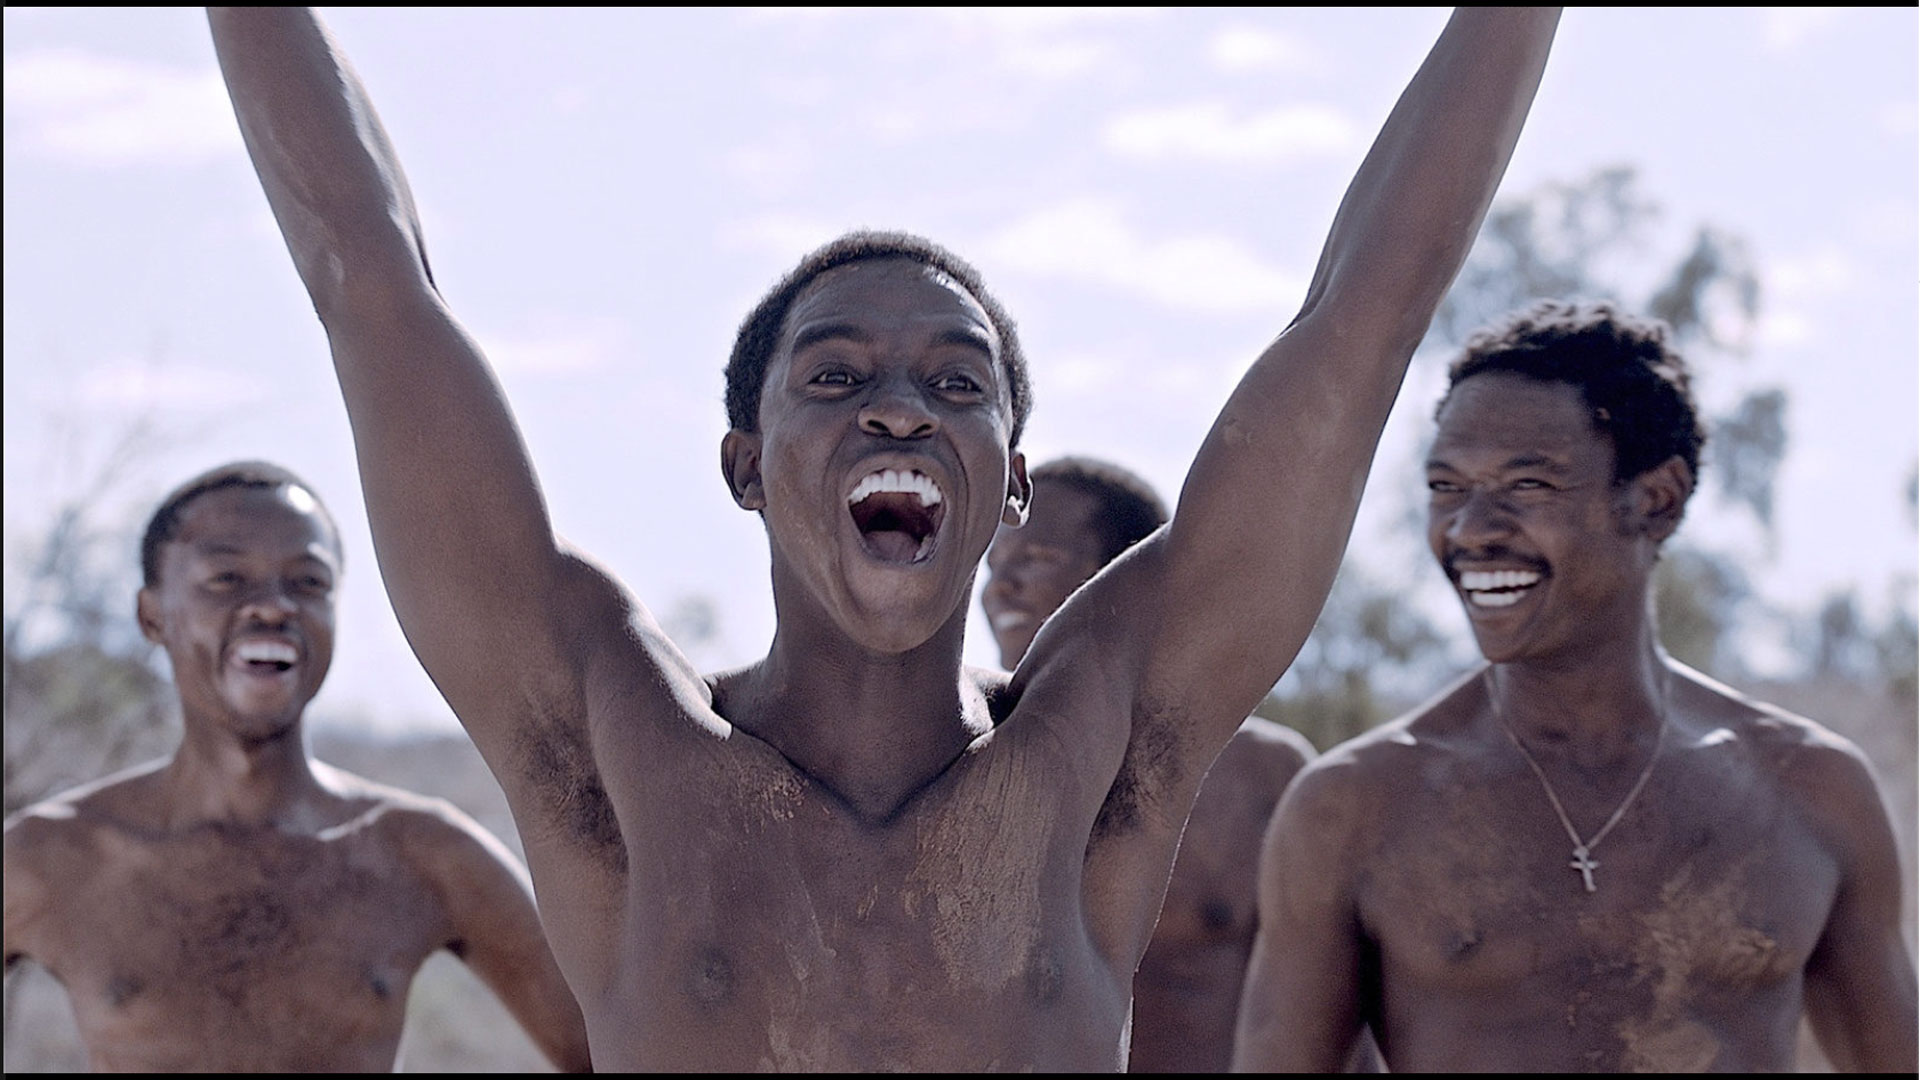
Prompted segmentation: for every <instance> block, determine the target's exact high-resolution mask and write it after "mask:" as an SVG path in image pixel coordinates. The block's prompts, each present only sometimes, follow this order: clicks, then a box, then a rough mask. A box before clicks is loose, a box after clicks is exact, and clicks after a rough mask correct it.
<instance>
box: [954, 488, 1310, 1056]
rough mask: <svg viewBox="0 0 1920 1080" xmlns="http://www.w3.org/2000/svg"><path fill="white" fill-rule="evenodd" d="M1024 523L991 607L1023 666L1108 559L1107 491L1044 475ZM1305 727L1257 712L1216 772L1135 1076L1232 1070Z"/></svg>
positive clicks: (1177, 877) (1152, 973)
mask: <svg viewBox="0 0 1920 1080" xmlns="http://www.w3.org/2000/svg"><path fill="white" fill-rule="evenodd" d="M1033 489H1034V490H1033V505H1032V507H1031V508H1030V509H1029V512H1028V516H1027V521H1026V523H1025V524H1024V525H1021V526H1020V527H1018V528H1002V529H1001V530H1000V532H999V533H998V534H997V535H996V536H995V538H994V541H993V547H992V548H990V549H989V550H988V552H987V569H988V574H989V576H988V579H987V583H986V585H985V587H984V588H983V589H982V590H981V606H982V608H983V609H984V610H985V611H986V614H987V618H988V622H989V624H990V625H991V626H992V627H993V630H994V635H995V638H996V640H997V642H998V643H999V646H1000V662H1001V664H1003V665H1004V666H1006V667H1008V668H1014V667H1017V666H1018V665H1019V663H1020V661H1021V659H1022V658H1023V657H1024V656H1025V655H1026V652H1027V649H1028V647H1029V646H1030V645H1032V643H1033V638H1034V635H1035V634H1036V633H1037V632H1038V631H1039V629H1040V626H1041V624H1042V623H1044V622H1045V621H1046V618H1047V616H1049V615H1051V614H1053V612H1054V611H1055V610H1057V609H1058V608H1059V607H1060V606H1061V605H1062V604H1063V603H1065V602H1066V599H1067V597H1068V596H1071V595H1072V594H1073V592H1074V590H1076V589H1078V588H1079V587H1080V586H1081V585H1083V584H1085V583H1086V581H1087V579H1089V578H1091V577H1092V576H1093V575H1094V574H1095V573H1097V572H1099V570H1100V569H1101V568H1102V567H1103V566H1105V565H1106V557H1107V554H1108V548H1107V544H1108V541H1107V539H1106V537H1105V535H1104V533H1103V532H1102V530H1101V528H1100V525H1099V515H1100V514H1101V512H1102V510H1103V509H1104V506H1105V504H1104V503H1103V502H1102V501H1101V499H1100V498H1099V496H1098V495H1096V493H1095V492H1093V491H1090V490H1086V489H1083V488H1080V487H1076V486H1074V485H1072V484H1069V483H1064V482H1061V481H1059V480H1052V479H1042V478H1040V477H1039V476H1036V477H1035V479H1034V482H1033ZM1313 754H1314V751H1313V747H1312V745H1311V744H1309V743H1308V742H1307V741H1306V740H1305V739H1304V738H1302V737H1301V736H1300V735H1299V733H1298V732H1295V731H1294V730H1293V729H1291V728H1288V727H1285V726H1283V725H1280V724H1276V723H1273V722H1272V721H1269V720H1264V719H1261V718H1259V717H1249V718H1248V719H1247V720H1246V722H1245V723H1243V724H1242V725H1241V727H1240V730H1239V731H1238V732H1236V733H1235V734H1234V737H1233V740H1232V741H1231V742H1229V743H1227V747H1226V749H1225V750H1222V751H1221V752H1220V757H1219V758H1218V759H1216V760H1215V761H1214V763H1213V766H1212V768H1210V769H1209V770H1208V771H1207V776H1206V779H1205V780H1204V781H1202V783H1201V785H1200V794H1199V796H1198V797H1197V798H1196V799H1195V800H1194V804H1193V811H1192V813H1191V814H1190V815H1189V816H1188V818H1187V826H1186V831H1185V832H1184V833H1183V834H1182V835H1181V840H1180V853H1179V855H1178V856H1177V857H1176V858H1175V859H1174V864H1173V875H1172V877H1171V878H1170V879H1169V881H1168V884H1167V896H1166V901H1165V903H1164V904H1163V905H1162V907H1161V910H1160V921H1159V922H1158V923H1156V924H1155V926H1154V931H1153V939H1152V941H1151V942H1150V943H1149V945H1148V946H1147V952H1146V955H1145V956H1144V957H1142V958H1141V960H1140V969H1139V970H1138V971H1137V972H1135V974H1134V978H1133V1029H1132V1031H1133V1034H1132V1043H1131V1046H1132V1049H1131V1053H1130V1056H1129V1058H1128V1062H1127V1068H1128V1070H1129V1071H1131V1072H1225V1071H1226V1070H1227V1067H1228V1066H1229V1065H1230V1064H1231V1063H1232V1058H1233V1028H1234V1021H1235V1020H1236V1018H1237V1017H1238V1016H1239V1010H1240V987H1241V984H1242V982H1243V981H1244V979H1245V977H1246V970H1247V955H1248V953H1249V952H1250V951H1251V950H1252V949H1253V937H1254V931H1255V929H1256V928H1257V927H1258V925H1259V915H1258V912H1257V910H1256V905H1255V902H1254V892H1255V882H1256V874H1255V869H1256V866H1257V863H1258V859H1259V851H1260V839H1261V836H1262V834H1264V833H1265V831H1266V826H1267V819H1268V818H1269V817H1270V816H1271V815H1272V813H1273V808H1274V805H1275V804H1276V803H1278V802H1279V800H1280V793H1281V792H1282V791H1283V790H1285V788H1286V786H1287V782H1288V781H1290V780H1292V779H1293V775H1294V774H1295V773H1297V772H1299V771H1300V767H1301V766H1302V765H1303V764H1305V763H1306V762H1307V760H1308V759H1310V758H1312V757H1313Z"/></svg>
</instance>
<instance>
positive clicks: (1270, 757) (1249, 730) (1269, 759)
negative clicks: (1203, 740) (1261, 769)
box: [1221, 716, 1319, 774]
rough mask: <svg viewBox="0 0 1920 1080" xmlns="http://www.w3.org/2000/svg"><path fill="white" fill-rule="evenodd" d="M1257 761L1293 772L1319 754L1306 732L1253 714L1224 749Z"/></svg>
mask: <svg viewBox="0 0 1920 1080" xmlns="http://www.w3.org/2000/svg"><path fill="white" fill-rule="evenodd" d="M1221 753H1222V755H1226V754H1232V755H1235V756H1236V757H1244V758H1246V759H1248V760H1251V761H1257V762H1259V763H1261V764H1262V765H1264V766H1267V767H1269V768H1284V769H1286V770H1287V771H1288V773H1289V774H1291V773H1294V772H1298V771H1299V770H1300V767H1301V766H1302V765H1305V764H1306V763H1307V762H1309V761H1312V760H1313V759H1314V758H1315V757H1317V756H1319V752H1318V751H1316V750H1315V749H1314V748H1313V744H1312V743H1310V742H1308V741H1307V737H1306V736H1305V735H1302V734H1300V733H1299V732H1297V731H1295V730H1293V729H1292V728H1290V727H1288V726H1287V725H1285V724H1280V723H1275V722H1274V721H1272V720H1268V719H1267V718H1266V717H1264V716H1249V717H1247V718H1246V720H1244V721H1242V722H1241V724H1240V730H1239V731H1236V732H1234V733H1233V739H1232V741H1230V742H1228V743H1227V748H1226V749H1225V750H1223V751H1221Z"/></svg>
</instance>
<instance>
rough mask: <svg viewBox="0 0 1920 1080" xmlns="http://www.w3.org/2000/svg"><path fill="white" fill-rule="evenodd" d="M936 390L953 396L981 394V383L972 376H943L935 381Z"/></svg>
mask: <svg viewBox="0 0 1920 1080" xmlns="http://www.w3.org/2000/svg"><path fill="white" fill-rule="evenodd" d="M933 386H934V389H936V390H941V391H945V392H947V393H951V394H976V393H979V392H980V383H979V382H978V381H977V380H975V379H974V377H973V376H971V375H962V374H959V373H955V374H951V375H942V376H940V378H938V379H936V380H935V381H934V384H933Z"/></svg>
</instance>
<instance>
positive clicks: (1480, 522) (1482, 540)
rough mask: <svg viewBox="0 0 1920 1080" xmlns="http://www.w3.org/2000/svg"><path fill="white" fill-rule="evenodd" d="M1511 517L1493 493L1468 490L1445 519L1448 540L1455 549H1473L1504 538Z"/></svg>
mask: <svg viewBox="0 0 1920 1080" xmlns="http://www.w3.org/2000/svg"><path fill="white" fill-rule="evenodd" d="M1512 531H1513V517H1512V515H1511V513H1510V512H1509V510H1508V507H1507V505H1506V503H1505V501H1504V500H1503V499H1502V498H1501V497H1500V495H1499V494H1498V493H1496V492H1492V491H1487V490H1484V489H1482V488H1478V487H1475V488H1469V489H1468V490H1467V492H1466V495H1465V496H1464V497H1463V498H1462V499H1461V501H1460V504H1459V505H1458V506H1456V507H1454V509H1453V511H1452V513H1450V514H1448V515H1447V529H1446V534H1447V539H1448V540H1449V541H1451V542H1452V543H1453V544H1454V546H1456V547H1463V548H1474V547H1481V546H1484V545H1486V544H1487V543H1489V542H1491V541H1493V540H1497V539H1500V538H1502V537H1505V536H1507V535H1508V534H1509V533H1511V532H1512Z"/></svg>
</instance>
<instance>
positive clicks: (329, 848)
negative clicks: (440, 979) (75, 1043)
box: [40, 832, 445, 1069]
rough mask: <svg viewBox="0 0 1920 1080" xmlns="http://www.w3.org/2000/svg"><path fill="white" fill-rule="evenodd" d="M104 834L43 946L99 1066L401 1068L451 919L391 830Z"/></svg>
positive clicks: (50, 967)
mask: <svg viewBox="0 0 1920 1080" xmlns="http://www.w3.org/2000/svg"><path fill="white" fill-rule="evenodd" d="M97 839H98V843H97V844H96V845H95V848H94V850H93V851H92V852H91V853H90V854H91V855H92V856H93V859H94V861H93V865H92V866H91V867H90V868H88V869H87V870H86V871H85V872H84V875H82V874H79V873H76V875H75V876H74V877H73V878H71V879H70V880H76V881H84V882H85V886H84V887H83V888H76V889H73V890H71V894H70V895H69V896H68V897H66V898H64V901H63V903H62V904H61V909H60V914H59V916H58V918H57V919H56V920H55V922H54V923H53V924H52V925H51V926H50V927H49V933H48V936H49V937H50V938H51V939H52V940H51V941H50V943H49V947H47V948H45V949H44V950H41V953H40V955H43V956H44V957H45V959H46V963H47V966H48V968H49V969H50V970H51V971H52V972H53V973H54V974H55V975H56V976H57V977H58V978H59V979H60V980H61V982H62V983H63V984H64V985H65V987H66V989H67V991H68V994H69V997H70V999H71V1001H72V1004H73V1008H74V1014H75V1018H76V1020H77V1021H78V1023H79V1026H80V1029H81V1032H82V1034H83V1036H84V1037H85V1038H86V1040H87V1043H88V1046H89V1050H90V1053H92V1054H94V1055H95V1057H96V1060H97V1062H100V1063H103V1064H105V1063H111V1064H113V1065H114V1066H115V1067H123V1068H124V1067H142V1068H226V1067H235V1068H238V1067H242V1066H246V1067H255V1068H316V1067H352V1068H368V1067H372V1068H381V1069H385V1068H391V1066H392V1060H393V1053H394V1050H395V1049H396V1048H397V1045H398V1036H399V1029H400V1025H401V1022H402V1020H403V1019H404V1016H405V1008H406V998H407V991H408V988H409V986H410V984H411V980H412V977H413V975H414V973H415V972H416V971H417V970H418V968H419V966H420V964H421V963H422V962H423V961H424V960H425V958H426V956H427V955H428V954H430V953H431V952H432V951H433V950H434V949H435V948H437V947H439V946H440V945H441V944H443V943H444V940H445V929H444V927H443V926H441V925H440V922H439V920H440V916H439V912H438V909H437V904H436V903H435V902H434V901H432V900H431V899H430V898H429V896H428V894H427V893H426V891H425V890H424V889H423V888H421V883H419V882H418V881H416V880H414V879H413V878H412V876H411V875H410V874H409V873H408V872H407V871H406V870H405V868H404V867H403V866H402V865H401V864H400V862H399V860H398V859H397V858H396V857H395V856H394V855H393V853H392V852H391V851H389V850H387V849H386V848H385V847H384V846H383V845H382V844H380V843H379V842H378V841H377V840H374V839H372V838H366V837H360V838H355V839H351V840H347V841H339V842H332V843H329V842H323V841H319V840H315V839H311V838H288V837H262V836H259V835H250V836H247V837H245V838H241V837H238V836H227V835H223V834H220V833H217V832H207V833H201V834H195V835H192V836H188V837H183V838H169V839H165V840H158V841H149V840H144V839H137V838H133V837H130V836H127V835H124V834H107V835H103V836H100V837H98V838H97ZM75 869H76V871H78V870H79V868H78V867H76V868H75ZM102 1055H107V1057H106V1059H104V1060H102Z"/></svg>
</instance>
